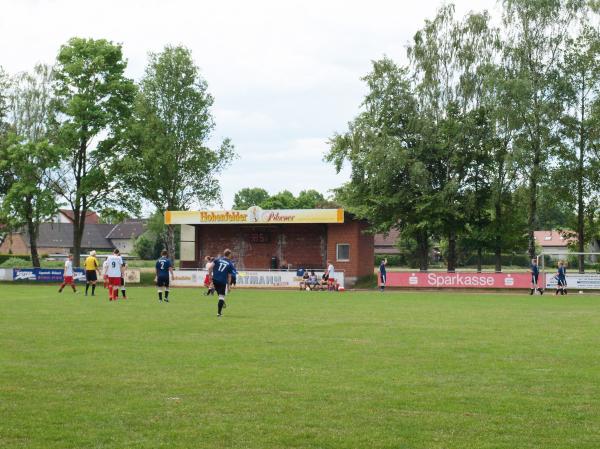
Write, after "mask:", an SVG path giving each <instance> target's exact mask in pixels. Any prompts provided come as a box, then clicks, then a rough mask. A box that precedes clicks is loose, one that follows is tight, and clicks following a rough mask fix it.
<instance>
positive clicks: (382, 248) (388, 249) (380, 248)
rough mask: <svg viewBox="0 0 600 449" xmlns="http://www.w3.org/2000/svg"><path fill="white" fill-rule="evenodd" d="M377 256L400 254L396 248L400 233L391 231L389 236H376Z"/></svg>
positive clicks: (394, 230) (395, 230)
mask: <svg viewBox="0 0 600 449" xmlns="http://www.w3.org/2000/svg"><path fill="white" fill-rule="evenodd" d="M374 237H375V242H374V244H375V254H376V255H377V254H386V255H390V254H400V250H399V249H398V247H397V246H396V243H397V241H398V237H400V231H398V230H397V229H390V232H389V233H387V234H375V236H374Z"/></svg>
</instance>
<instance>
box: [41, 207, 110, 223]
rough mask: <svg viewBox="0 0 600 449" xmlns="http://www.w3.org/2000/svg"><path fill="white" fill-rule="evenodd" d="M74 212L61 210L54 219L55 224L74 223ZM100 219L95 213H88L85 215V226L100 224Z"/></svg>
mask: <svg viewBox="0 0 600 449" xmlns="http://www.w3.org/2000/svg"><path fill="white" fill-rule="evenodd" d="M74 215H75V214H74V212H73V211H72V210H70V209H59V210H58V213H57V214H56V215H55V216H54V217H52V220H51V221H52V222H53V223H73V222H74ZM99 223H100V218H99V217H98V214H97V213H96V212H94V211H88V212H87V213H86V215H85V224H99Z"/></svg>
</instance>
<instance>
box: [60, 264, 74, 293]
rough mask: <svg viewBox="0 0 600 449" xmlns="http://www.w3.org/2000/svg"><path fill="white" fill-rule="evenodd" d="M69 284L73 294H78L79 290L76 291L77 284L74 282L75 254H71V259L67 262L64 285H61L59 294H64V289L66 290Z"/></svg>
mask: <svg viewBox="0 0 600 449" xmlns="http://www.w3.org/2000/svg"><path fill="white" fill-rule="evenodd" d="M67 284H68V285H70V286H71V288H72V289H73V293H77V290H75V282H74V281H73V254H69V257H68V258H67V260H66V261H65V269H64V272H63V283H62V284H61V285H60V288H59V289H58V293H62V291H63V288H65V285H67Z"/></svg>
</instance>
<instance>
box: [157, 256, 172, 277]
mask: <svg viewBox="0 0 600 449" xmlns="http://www.w3.org/2000/svg"><path fill="white" fill-rule="evenodd" d="M169 268H171V260H170V259H169V258H168V257H161V258H160V259H158V260H157V261H156V277H159V278H168V277H169Z"/></svg>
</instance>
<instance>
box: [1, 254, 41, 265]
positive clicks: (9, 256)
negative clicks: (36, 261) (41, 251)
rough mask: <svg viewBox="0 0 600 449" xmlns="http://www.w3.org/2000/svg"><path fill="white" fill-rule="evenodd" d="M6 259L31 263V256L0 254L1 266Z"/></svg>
mask: <svg viewBox="0 0 600 449" xmlns="http://www.w3.org/2000/svg"><path fill="white" fill-rule="evenodd" d="M40 258H41V255H40ZM8 259H24V260H28V261H30V262H31V254H0V265H2V264H3V263H4V262H6V261H7V260H8Z"/></svg>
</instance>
